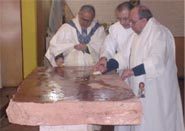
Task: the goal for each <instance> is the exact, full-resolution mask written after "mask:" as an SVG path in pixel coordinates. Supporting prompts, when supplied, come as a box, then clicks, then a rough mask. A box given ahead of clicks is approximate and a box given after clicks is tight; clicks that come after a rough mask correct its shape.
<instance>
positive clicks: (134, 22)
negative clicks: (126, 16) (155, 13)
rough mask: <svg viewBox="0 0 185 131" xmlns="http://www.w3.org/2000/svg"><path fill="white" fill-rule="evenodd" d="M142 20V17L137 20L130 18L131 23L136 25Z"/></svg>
mask: <svg viewBox="0 0 185 131" xmlns="http://www.w3.org/2000/svg"><path fill="white" fill-rule="evenodd" d="M140 20H142V19H139V20H136V21H135V20H131V19H130V24H132V25H136V24H137V23H138V22H139V21H140Z"/></svg>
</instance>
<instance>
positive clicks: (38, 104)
mask: <svg viewBox="0 0 185 131" xmlns="http://www.w3.org/2000/svg"><path fill="white" fill-rule="evenodd" d="M7 115H8V119H9V121H10V122H12V123H16V124H20V125H34V126H36V125H41V126H42V125H44V126H46V125H48V126H50V125H52V126H57V125H82V124H100V125H136V124H140V123H141V116H142V109H141V103H140V101H139V99H138V98H136V97H135V96H134V94H133V92H132V91H131V89H130V87H129V86H128V85H127V84H126V83H124V82H123V81H122V80H121V79H120V78H119V76H118V75H116V74H105V75H99V76H93V75H92V70H91V67H86V68H84V67H83V68H82V67H65V68H50V69H47V68H37V69H36V70H34V71H33V72H32V73H31V74H30V75H29V76H28V78H26V79H25V80H24V81H23V83H22V84H21V85H20V87H19V88H18V91H17V93H16V94H15V95H14V97H13V99H11V101H10V103H9V106H8V108H7Z"/></svg>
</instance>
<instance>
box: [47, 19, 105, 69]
mask: <svg viewBox="0 0 185 131" xmlns="http://www.w3.org/2000/svg"><path fill="white" fill-rule="evenodd" d="M73 22H74V23H75V25H76V27H77V29H78V30H79V32H80V33H81V32H82V30H81V27H80V24H79V20H78V17H76V18H74V19H73ZM95 24H96V21H95V20H94V21H93V22H92V23H91V25H90V26H89V27H88V28H87V33H88V34H89V32H90V31H91V29H92V28H93V27H94V26H95ZM105 36H106V34H105V31H104V28H103V27H102V26H101V27H99V28H98V29H97V30H96V31H95V33H94V34H93V36H92V37H91V40H90V42H89V43H88V44H87V46H88V49H89V52H90V54H89V53H84V52H82V51H79V50H76V49H75V48H74V45H76V44H80V43H79V41H78V37H77V32H76V29H75V28H74V27H72V26H71V25H69V24H67V23H66V24H63V25H62V26H61V27H60V28H59V30H58V31H57V33H56V34H55V35H54V36H53V38H52V39H51V41H50V45H49V48H48V50H47V52H46V55H45V56H46V58H47V59H48V60H49V61H50V63H51V65H52V66H56V62H55V57H56V56H57V55H59V54H61V53H63V56H64V65H65V66H90V65H94V64H95V63H96V62H97V61H98V59H99V55H100V48H101V46H102V43H103V41H104V39H105Z"/></svg>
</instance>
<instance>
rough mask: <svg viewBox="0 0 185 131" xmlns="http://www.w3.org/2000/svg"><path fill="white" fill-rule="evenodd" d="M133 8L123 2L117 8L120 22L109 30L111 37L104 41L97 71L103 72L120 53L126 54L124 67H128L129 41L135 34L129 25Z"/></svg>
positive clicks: (128, 3)
mask: <svg viewBox="0 0 185 131" xmlns="http://www.w3.org/2000/svg"><path fill="white" fill-rule="evenodd" d="M132 8H133V6H132V5H131V3H130V2H123V3H121V4H119V5H118V6H117V8H116V17H117V19H118V22H116V23H114V24H113V25H111V26H110V28H109V35H108V36H107V37H106V39H105V41H104V45H103V48H102V53H101V56H100V60H99V62H98V63H97V64H96V68H97V69H96V70H101V71H102V72H103V70H104V69H105V67H106V66H107V60H110V59H111V58H115V57H118V56H116V54H117V53H119V52H121V51H122V52H124V60H123V61H124V62H125V63H124V65H125V66H128V61H129V54H130V43H129V42H128V39H129V38H130V36H131V34H132V33H133V31H132V29H131V28H130V24H129V12H130V10H131V9H132Z"/></svg>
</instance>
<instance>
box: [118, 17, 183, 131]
mask: <svg viewBox="0 0 185 131" xmlns="http://www.w3.org/2000/svg"><path fill="white" fill-rule="evenodd" d="M131 43H132V47H131V56H130V68H133V67H135V66H137V65H140V64H142V63H143V64H144V69H145V72H146V74H144V75H140V76H137V77H136V76H133V77H131V78H130V79H129V80H130V85H131V87H132V88H133V91H134V93H135V94H136V95H137V94H138V89H139V88H138V87H139V83H140V82H144V84H145V98H141V99H140V100H141V102H142V106H143V118H142V124H141V125H139V126H131V128H130V129H127V131H184V123H183V114H182V104H181V99H180V91H179V85H178V80H177V68H176V64H175V63H176V61H175V43H174V38H173V36H172V34H171V32H170V31H169V30H168V29H167V28H166V27H164V26H162V25H161V24H159V23H158V22H157V21H156V20H155V19H154V18H151V19H150V20H149V21H148V23H147V24H146V26H145V27H144V29H143V31H142V32H141V34H139V35H137V34H134V35H133V36H132V41H131ZM115 131H125V130H124V126H116V127H115Z"/></svg>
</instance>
